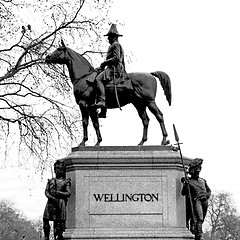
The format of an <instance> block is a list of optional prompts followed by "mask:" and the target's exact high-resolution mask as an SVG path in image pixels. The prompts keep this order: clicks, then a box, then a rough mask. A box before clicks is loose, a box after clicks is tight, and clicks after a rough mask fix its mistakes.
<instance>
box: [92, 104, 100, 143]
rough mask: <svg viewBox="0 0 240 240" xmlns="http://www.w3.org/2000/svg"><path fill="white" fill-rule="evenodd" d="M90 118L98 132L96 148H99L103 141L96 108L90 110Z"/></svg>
mask: <svg viewBox="0 0 240 240" xmlns="http://www.w3.org/2000/svg"><path fill="white" fill-rule="evenodd" d="M90 117H91V119H92V123H93V127H94V129H95V131H96V135H97V142H96V144H95V146H99V145H100V143H101V141H102V136H101V133H100V128H99V120H98V113H97V109H96V108H92V109H91V110H90Z"/></svg>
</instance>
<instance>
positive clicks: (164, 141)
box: [147, 101, 170, 145]
mask: <svg viewBox="0 0 240 240" xmlns="http://www.w3.org/2000/svg"><path fill="white" fill-rule="evenodd" d="M147 106H148V109H149V110H150V111H151V112H152V113H153V114H154V116H155V117H156V119H157V121H158V122H159V124H160V127H161V130H162V135H163V139H162V143H161V145H168V144H169V143H170V141H169V140H167V136H168V134H167V130H166V128H165V124H164V120H163V114H162V112H161V111H160V110H159V108H158V107H157V105H156V103H155V102H154V101H153V102H150V103H149V104H148V105H147Z"/></svg>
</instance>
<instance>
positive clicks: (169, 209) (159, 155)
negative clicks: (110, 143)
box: [64, 146, 193, 240]
mask: <svg viewBox="0 0 240 240" xmlns="http://www.w3.org/2000/svg"><path fill="white" fill-rule="evenodd" d="M65 161H66V165H67V175H68V177H70V178H71V180H72V187H71V189H72V194H71V197H70V198H69V201H68V206H67V229H66V231H65V233H64V237H65V239H71V240H77V239H96V240H100V239H125V240H130V239H135V240H136V239H161V240H170V239H171V240H173V239H174V240H183V239H193V235H192V234H191V233H190V232H189V231H188V230H187V229H186V223H185V202H184V197H182V196H181V193H180V192H181V187H182V184H181V181H180V179H181V177H183V176H184V173H183V167H182V162H181V159H180V157H179V153H178V152H174V151H172V150H171V147H164V146H136V147H131V146H129V147H82V148H75V149H73V151H72V153H71V154H70V155H69V156H67V157H66V158H65ZM190 161H191V159H187V158H184V162H185V164H186V165H188V164H189V163H190Z"/></svg>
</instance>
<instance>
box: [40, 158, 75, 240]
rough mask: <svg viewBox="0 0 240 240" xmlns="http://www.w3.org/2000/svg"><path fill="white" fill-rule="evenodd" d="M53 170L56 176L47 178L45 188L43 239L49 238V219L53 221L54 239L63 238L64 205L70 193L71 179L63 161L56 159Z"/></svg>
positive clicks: (59, 239)
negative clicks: (67, 176)
mask: <svg viewBox="0 0 240 240" xmlns="http://www.w3.org/2000/svg"><path fill="white" fill-rule="evenodd" d="M54 172H55V174H56V177H55V178H52V179H50V180H48V182H47V186H46V189H45V195H46V197H47V198H48V200H47V204H46V207H45V210H44V214H43V230H44V239H45V240H49V235H50V224H49V221H53V228H54V239H55V240H63V232H64V230H65V222H66V205H67V200H68V198H69V197H70V194H71V191H70V186H71V180H70V179H69V178H66V166H65V163H64V161H62V160H57V161H56V162H55V164H54Z"/></svg>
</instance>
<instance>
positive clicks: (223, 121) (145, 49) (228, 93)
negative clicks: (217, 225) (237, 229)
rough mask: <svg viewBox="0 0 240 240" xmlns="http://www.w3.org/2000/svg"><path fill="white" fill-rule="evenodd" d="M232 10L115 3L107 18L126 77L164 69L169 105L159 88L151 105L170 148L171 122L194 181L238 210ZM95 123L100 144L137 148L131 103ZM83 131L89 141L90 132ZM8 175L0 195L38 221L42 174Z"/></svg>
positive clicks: (211, 1) (219, 0) (159, 0)
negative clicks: (196, 171)
mask: <svg viewBox="0 0 240 240" xmlns="http://www.w3.org/2000/svg"><path fill="white" fill-rule="evenodd" d="M239 13H240V1H239V0H224V1H223V0H201V1H196V0H181V1H179V0H148V1H143V0H131V1H129V0H117V1H114V5H113V8H112V10H111V11H110V15H109V20H111V21H113V22H116V21H118V22H121V23H124V25H118V26H117V27H118V31H119V33H120V34H123V37H121V38H119V41H120V43H121V44H122V46H123V48H124V51H125V55H126V58H129V57H131V62H130V63H128V64H127V71H128V72H133V71H141V72H151V71H164V72H166V73H167V74H168V75H169V77H170V79H171V83H172V96H173V101H172V106H171V107H169V106H168V104H167V101H166V99H165V96H164V94H163V91H162V89H161V86H160V85H158V92H157V100H156V101H157V104H158V106H159V108H160V109H161V111H162V112H163V114H164V118H165V123H166V127H167V131H168V133H169V139H170V141H171V143H172V144H174V143H175V140H174V135H173V129H172V124H175V126H176V127H177V131H178V134H179V137H180V141H181V142H183V145H182V152H183V155H185V156H186V157H193V158H195V157H201V158H203V159H204V162H203V170H202V177H204V178H205V179H206V180H207V181H208V184H209V186H210V187H211V189H212V190H213V191H225V192H228V193H230V194H232V195H233V199H234V201H235V203H236V206H237V209H238V210H239V211H240V179H239V178H238V177H237V176H238V175H239V166H240V164H239V161H240V159H239V156H238V154H239V146H238V140H239V136H240V128H239V122H240V115H239V113H238V111H239V106H238V104H239V103H240V94H239V80H240V70H239V64H240V14H239ZM106 40H107V39H106ZM99 64H100V62H99ZM95 67H97V66H95ZM149 117H150V125H149V137H148V139H149V140H148V142H147V143H146V144H147V145H159V144H160V143H161V138H162V135H161V131H160V127H159V125H158V123H157V121H156V120H155V119H154V117H153V115H152V114H151V113H149ZM101 125H102V129H101V130H102V137H103V142H102V145H137V144H138V143H139V142H140V140H141V137H142V124H141V120H140V119H139V117H138V114H137V112H136V110H135V109H134V108H133V107H132V106H127V107H124V108H123V110H122V111H120V110H119V109H116V110H110V111H108V117H107V119H103V120H101ZM90 132H91V137H94V131H93V130H91V131H90ZM113 135H114V137H113ZM89 144H92V143H89ZM74 147H75V146H74ZM11 174H12V176H15V178H13V177H12V176H10V175H9V174H7V172H6V170H5V169H3V170H2V171H1V174H0V181H1V182H3V181H4V182H5V183H6V186H11V187H10V188H7V189H8V191H6V186H3V185H0V192H1V193H2V192H3V193H4V196H6V197H9V198H11V199H13V201H14V202H16V203H17V206H18V207H19V208H20V209H21V210H23V211H24V213H26V215H27V216H29V217H31V218H33V217H34V218H36V217H37V216H41V215H42V212H43V208H44V205H45V202H46V198H45V196H44V187H45V185H46V182H47V178H50V177H51V175H50V172H47V173H46V174H45V175H44V176H43V180H41V177H40V176H38V175H36V174H34V175H33V174H32V173H31V172H26V171H25V170H24V169H23V170H21V171H20V172H19V173H16V172H11ZM9 179H11V180H9ZM14 179H17V182H16V181H15V182H14ZM4 189H5V190H4ZM29 200H30V203H29ZM37 200H39V202H38V203H36V202H37Z"/></svg>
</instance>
